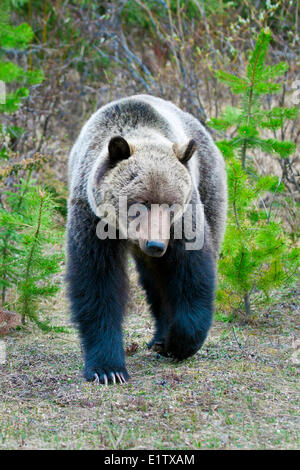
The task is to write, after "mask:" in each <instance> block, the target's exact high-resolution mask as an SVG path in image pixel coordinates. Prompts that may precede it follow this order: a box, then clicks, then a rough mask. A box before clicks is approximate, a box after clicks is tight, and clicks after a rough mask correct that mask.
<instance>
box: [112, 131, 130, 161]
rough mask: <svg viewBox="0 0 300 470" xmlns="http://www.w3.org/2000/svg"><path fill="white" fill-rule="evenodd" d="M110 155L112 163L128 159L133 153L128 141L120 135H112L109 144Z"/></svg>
mask: <svg viewBox="0 0 300 470" xmlns="http://www.w3.org/2000/svg"><path fill="white" fill-rule="evenodd" d="M108 155H109V159H110V161H111V163H117V162H119V161H120V160H126V159H127V158H129V157H130V155H131V150H130V146H129V144H128V142H127V141H126V140H125V139H124V138H123V137H121V136H120V135H117V136H115V137H112V138H111V139H110V141H109V144H108Z"/></svg>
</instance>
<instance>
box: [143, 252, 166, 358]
mask: <svg viewBox="0 0 300 470" xmlns="http://www.w3.org/2000/svg"><path fill="white" fill-rule="evenodd" d="M156 264H157V263H155V260H154V262H153V263H150V262H149V260H148V263H145V260H144V259H142V258H141V257H137V258H136V266H137V269H138V272H139V279H140V282H141V284H142V286H143V288H144V289H145V291H146V295H147V300H148V303H149V305H150V309H151V313H152V316H153V318H154V321H155V332H154V336H153V338H152V340H151V341H150V342H149V343H148V345H147V346H148V348H149V349H153V351H156V352H158V353H160V354H162V355H166V351H165V345H166V339H167V336H168V332H169V327H170V319H171V305H170V304H169V302H168V298H167V296H166V295H165V294H166V292H165V291H164V283H163V281H162V280H161V279H160V274H161V273H160V272H159V269H157V267H158V266H157V265H156Z"/></svg>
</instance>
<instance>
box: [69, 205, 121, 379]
mask: <svg viewBox="0 0 300 470" xmlns="http://www.w3.org/2000/svg"><path fill="white" fill-rule="evenodd" d="M98 221H99V219H97V218H96V217H95V216H94V215H93V214H92V213H91V211H90V210H89V208H88V207H80V206H78V204H77V205H75V206H74V207H72V208H71V211H70V213H69V221H68V263H67V281H68V284H69V298H70V303H71V310H72V319H73V321H74V322H75V323H76V325H77V327H78V329H79V334H80V338H81V343H82V348H83V354H84V360H85V370H84V376H85V378H86V379H87V380H88V381H96V382H100V383H103V384H108V383H117V382H120V383H124V382H126V381H127V380H128V378H129V375H128V373H127V370H126V366H125V355H124V350H123V340H122V319H123V313H124V309H125V306H126V301H127V290H128V281H127V275H126V249H125V246H124V241H122V240H109V239H107V240H99V239H98V237H97V235H96V225H97V222H98Z"/></svg>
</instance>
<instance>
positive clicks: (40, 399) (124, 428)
mask: <svg viewBox="0 0 300 470" xmlns="http://www.w3.org/2000/svg"><path fill="white" fill-rule="evenodd" d="M131 291H132V292H131V303H130V305H129V308H128V316H127V318H126V321H125V335H124V339H125V347H126V348H127V365H128V370H129V373H130V375H131V380H130V382H129V383H128V384H126V385H123V386H120V385H119V386H110V387H105V386H99V385H96V384H92V383H86V382H85V381H84V380H83V379H82V377H81V368H82V359H81V354H80V346H79V343H78V339H77V335H76V332H75V331H73V330H72V331H71V333H70V334H56V333H55V334H45V333H42V332H40V331H39V330H37V329H36V328H35V327H33V326H32V325H27V326H26V327H25V329H24V330H23V331H22V330H19V331H15V332H14V333H12V334H10V335H8V336H6V337H5V338H4V339H3V340H4V341H5V346H6V351H7V361H6V364H4V365H2V366H0V416H1V418H0V448H1V449H24V448H25V449H204V448H209V449H266V448H267V449H279V448H281V449H295V448H299V447H300V446H299V435H300V416H299V364H300V355H299V350H297V344H298V342H297V341H296V335H297V330H298V332H299V304H298V305H297V304H296V303H295V298H297V296H296V295H295V292H294V293H292V294H291V293H290V294H286V296H282V297H281V298H280V299H279V300H278V304H277V305H276V306H274V308H273V309H272V311H271V312H270V313H269V314H268V315H265V316H263V315H262V317H261V319H260V320H259V321H257V322H256V324H253V325H241V324H236V323H235V324H234V326H233V324H230V323H223V322H215V324H214V326H213V327H212V329H211V332H210V334H209V337H208V339H207V341H206V343H205V345H204V347H203V349H202V350H201V351H199V353H198V354H196V355H195V356H194V357H193V358H191V359H189V360H188V361H185V362H183V363H180V364H176V363H173V362H171V360H169V359H165V358H162V357H160V356H158V355H156V354H155V353H153V352H150V351H148V350H147V348H146V343H147V342H148V341H149V340H150V338H151V333H152V327H153V325H152V320H151V319H150V315H149V312H148V307H147V305H146V302H145V297H144V293H143V291H142V290H141V289H140V288H139V287H138V285H137V279H136V274H135V272H134V270H133V269H132V268H131ZM44 307H45V309H46V311H47V313H48V314H51V317H52V318H53V320H52V322H53V323H54V324H56V325H57V324H60V325H70V322H69V313H68V305H67V302H66V300H65V298H64V296H63V294H62V293H60V294H59V295H58V296H57V298H56V299H55V300H54V301H53V300H52V301H51V303H49V304H45V306H44Z"/></svg>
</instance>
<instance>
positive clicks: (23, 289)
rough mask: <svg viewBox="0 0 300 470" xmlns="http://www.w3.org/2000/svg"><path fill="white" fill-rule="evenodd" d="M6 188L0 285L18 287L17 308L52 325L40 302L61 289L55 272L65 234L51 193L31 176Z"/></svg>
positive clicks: (0, 223) (43, 324) (25, 315)
mask: <svg viewBox="0 0 300 470" xmlns="http://www.w3.org/2000/svg"><path fill="white" fill-rule="evenodd" d="M17 189H18V191H7V192H6V201H5V207H1V208H0V226H1V227H3V230H1V231H0V257H1V264H0V286H1V287H2V288H3V287H5V288H11V287H15V288H16V291H17V301H16V304H15V308H16V310H17V311H18V312H19V313H20V314H21V315H22V319H23V323H24V322H25V318H28V319H30V320H32V321H34V322H35V323H36V324H37V325H38V326H39V327H40V328H41V329H43V330H45V331H48V330H49V329H58V330H59V331H61V330H62V329H61V328H55V327H51V326H50V325H49V322H45V321H44V320H41V318H40V316H39V310H40V309H39V305H40V301H41V300H42V299H43V298H44V297H46V296H51V295H53V294H55V293H56V292H57V290H58V289H59V285H58V283H57V282H56V281H55V280H54V278H53V275H54V274H55V273H57V272H59V271H60V261H62V259H63V255H62V253H61V251H57V248H56V249H54V245H55V244H57V243H61V241H62V234H61V232H60V231H59V230H58V229H57V228H56V227H55V223H54V221H53V217H54V213H55V207H54V204H53V202H52V200H51V198H50V197H49V195H48V194H47V193H46V192H45V191H43V190H41V189H40V188H38V187H36V185H35V183H34V182H33V181H30V180H29V179H27V180H25V181H22V182H21V184H20V185H18V188H17Z"/></svg>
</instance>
